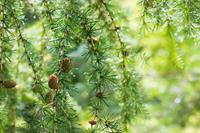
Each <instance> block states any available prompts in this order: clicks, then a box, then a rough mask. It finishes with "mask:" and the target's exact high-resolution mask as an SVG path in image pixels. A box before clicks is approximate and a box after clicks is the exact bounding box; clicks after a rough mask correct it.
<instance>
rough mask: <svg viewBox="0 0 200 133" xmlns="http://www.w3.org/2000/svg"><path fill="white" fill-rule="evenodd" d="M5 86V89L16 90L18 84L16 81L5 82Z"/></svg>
mask: <svg viewBox="0 0 200 133" xmlns="http://www.w3.org/2000/svg"><path fill="white" fill-rule="evenodd" d="M3 85H4V87H5V88H14V87H15V86H16V85H17V84H16V82H15V81H14V80H5V81H3Z"/></svg>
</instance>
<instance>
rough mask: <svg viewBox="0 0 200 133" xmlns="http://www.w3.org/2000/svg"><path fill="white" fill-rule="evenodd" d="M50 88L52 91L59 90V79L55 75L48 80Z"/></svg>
mask: <svg viewBox="0 0 200 133" xmlns="http://www.w3.org/2000/svg"><path fill="white" fill-rule="evenodd" d="M48 86H49V88H51V89H55V90H56V89H59V86H60V84H59V79H58V77H57V76H56V75H55V74H52V75H50V76H49V80H48Z"/></svg>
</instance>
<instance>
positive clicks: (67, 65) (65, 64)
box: [60, 57, 72, 72]
mask: <svg viewBox="0 0 200 133" xmlns="http://www.w3.org/2000/svg"><path fill="white" fill-rule="evenodd" d="M60 68H61V70H62V71H63V72H69V71H70V70H71V69H72V62H71V59H70V58H68V57H66V58H64V59H63V60H62V61H61V62H60Z"/></svg>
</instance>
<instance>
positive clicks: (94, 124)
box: [0, 0, 199, 133]
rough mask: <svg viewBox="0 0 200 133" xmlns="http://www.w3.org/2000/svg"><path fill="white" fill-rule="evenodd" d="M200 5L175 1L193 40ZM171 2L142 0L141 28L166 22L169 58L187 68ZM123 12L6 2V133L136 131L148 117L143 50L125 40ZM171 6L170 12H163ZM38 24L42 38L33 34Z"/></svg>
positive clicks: (2, 38)
mask: <svg viewBox="0 0 200 133" xmlns="http://www.w3.org/2000/svg"><path fill="white" fill-rule="evenodd" d="M195 3H198V2H197V1H194V0H193V1H187V0H184V2H182V1H181V0H179V1H177V2H176V4H177V5H178V7H179V8H176V9H177V10H181V9H184V11H185V12H182V14H183V15H184V19H183V20H182V23H184V24H185V26H184V27H181V29H180V30H179V31H180V32H179V33H180V34H181V33H182V32H187V33H188V34H187V35H188V36H187V37H189V38H190V39H191V38H195V37H196V36H197V33H198V32H199V31H198V29H197V28H195V26H197V25H199V20H195V19H193V18H194V17H196V16H198V11H199V8H197V7H195V5H196V6H198V4H195ZM169 4H170V2H169V3H168V2H167V1H158V0H143V1H141V2H140V5H142V9H143V10H142V17H141V18H142V29H143V31H144V32H143V33H145V32H146V31H147V29H148V28H149V27H159V26H161V25H163V24H165V27H164V28H166V34H167V35H168V38H169V40H170V42H171V43H170V45H169V49H170V50H171V51H172V52H171V57H170V58H171V59H172V62H173V63H174V64H176V66H177V67H178V68H180V69H182V68H183V63H182V61H181V56H179V53H178V44H177V43H176V40H175V38H176V37H175V34H176V33H175V31H174V27H175V26H176V24H177V23H176V21H177V20H174V18H172V15H173V14H175V15H179V14H176V11H174V10H173V9H172V8H168V7H167V6H169ZM164 5H166V7H164ZM174 6H176V5H174ZM118 8H119V7H118V6H117V5H116V3H115V1H114V0H113V1H112V0H88V1H82V0H66V1H64V0H1V1H0V133H4V132H5V133H7V132H12V133H15V132H33V133H37V132H38V133H40V132H42V133H43V132H44V133H48V132H50V133H51V132H52V133H84V132H85V133H124V132H125V133H128V132H129V131H130V125H131V122H133V121H132V120H133V119H134V118H135V117H136V116H137V115H138V114H144V113H145V108H144V102H143V97H142V92H141V88H140V78H139V76H138V73H137V72H136V70H135V66H133V64H134V65H135V64H136V63H135V57H136V55H137V54H139V53H140V51H142V47H139V48H138V47H135V46H134V45H132V44H130V43H129V42H128V41H126V38H127V36H129V33H128V32H126V30H125V29H126V27H123V26H122V25H121V23H123V19H124V14H123V13H119V12H118V11H117V10H118ZM170 9H171V10H172V14H163V12H162V11H163V10H167V11H168V12H171V11H170ZM173 11H174V12H173ZM119 19H120V20H122V22H119ZM147 20H151V21H150V23H149V22H147ZM172 22H173V23H172ZM148 24H149V25H150V26H148ZM152 25H153V26H152ZM34 26H36V28H35V29H34V30H35V31H36V32H37V33H30V32H28V31H27V29H29V27H34ZM32 32H34V31H32ZM79 49H81V52H79V54H78V57H76V56H74V55H76V52H77V51H80V50H79ZM135 49H139V50H135ZM80 53H81V54H80ZM130 64H131V65H130ZM85 66H86V67H87V69H85ZM23 75H26V76H25V77H24V76H23ZM79 84H84V85H85V87H84V89H83V90H81V89H79V88H78V87H77V86H78V85H79ZM85 92H86V93H87V96H86V97H87V98H83V97H82V95H83V93H85ZM77 95H78V96H77ZM81 98H82V99H81ZM81 101H84V102H85V103H84V104H83V103H82V102H81ZM88 110H89V111H88ZM88 112H89V113H88ZM83 115H88V116H89V118H87V119H83V118H81V116H83Z"/></svg>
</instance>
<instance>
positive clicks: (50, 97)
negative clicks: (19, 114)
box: [45, 91, 53, 104]
mask: <svg viewBox="0 0 200 133" xmlns="http://www.w3.org/2000/svg"><path fill="white" fill-rule="evenodd" d="M45 101H46V103H48V104H49V103H51V102H52V101H53V94H52V92H51V91H49V92H47V94H46V95H45Z"/></svg>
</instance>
